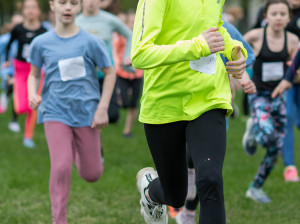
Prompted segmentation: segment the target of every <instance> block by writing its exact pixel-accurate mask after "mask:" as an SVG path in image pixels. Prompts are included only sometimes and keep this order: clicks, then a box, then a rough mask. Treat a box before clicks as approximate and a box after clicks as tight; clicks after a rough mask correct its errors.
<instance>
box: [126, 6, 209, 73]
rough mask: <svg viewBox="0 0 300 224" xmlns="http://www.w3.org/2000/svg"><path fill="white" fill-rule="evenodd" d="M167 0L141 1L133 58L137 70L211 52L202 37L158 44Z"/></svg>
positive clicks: (136, 20) (192, 58)
mask: <svg viewBox="0 0 300 224" xmlns="http://www.w3.org/2000/svg"><path fill="white" fill-rule="evenodd" d="M165 10H166V0H151V1H149V0H140V1H139V4H138V7H137V14H136V19H135V25H134V29H133V38H132V48H131V57H132V64H133V66H134V67H135V68H137V69H143V70H145V69H151V68H155V67H159V66H165V65H170V64H174V63H177V62H182V61H190V60H198V59H199V58H200V57H206V56H208V55H210V54H211V52H210V50H209V46H208V44H207V42H206V41H205V39H204V38H203V37H202V36H198V37H195V38H193V39H192V40H184V41H178V42H176V43H175V44H172V45H157V44H156V43H155V41H156V39H157V37H158V35H159V33H160V31H161V28H162V23H163V18H164V13H165Z"/></svg>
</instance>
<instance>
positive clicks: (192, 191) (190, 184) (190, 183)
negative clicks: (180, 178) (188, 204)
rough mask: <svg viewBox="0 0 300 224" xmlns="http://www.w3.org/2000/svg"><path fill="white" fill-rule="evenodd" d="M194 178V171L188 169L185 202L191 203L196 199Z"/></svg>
mask: <svg viewBox="0 0 300 224" xmlns="http://www.w3.org/2000/svg"><path fill="white" fill-rule="evenodd" d="M195 178H196V176H195V169H190V168H188V193H187V196H186V200H188V201H191V200H194V199H195V197H196V193H197V190H196V179H195Z"/></svg>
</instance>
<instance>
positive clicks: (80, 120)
mask: <svg viewBox="0 0 300 224" xmlns="http://www.w3.org/2000/svg"><path fill="white" fill-rule="evenodd" d="M50 7H51V9H52V10H53V11H54V13H55V18H56V22H55V24H56V25H55V28H54V30H52V31H49V32H47V33H45V34H43V35H41V36H39V37H37V38H36V39H35V40H34V41H33V42H32V44H31V46H30V56H29V61H30V63H31V70H30V75H29V78H28V97H29V104H30V107H31V108H32V109H34V110H35V109H38V122H39V123H44V128H45V134H46V139H47V143H48V148H49V152H50V161H51V174H50V186H49V190H50V198H51V205H52V206H51V207H52V216H53V224H66V223H67V219H66V213H67V203H68V196H69V191H70V181H71V173H72V166H73V161H74V162H75V164H76V167H77V170H78V173H79V175H80V176H81V177H82V178H83V179H84V180H86V181H88V182H95V181H97V180H98V179H99V178H100V176H101V175H102V172H103V165H102V158H101V150H100V148H101V144H100V133H99V129H100V128H104V127H105V126H107V125H108V113H107V110H108V105H109V101H110V98H111V95H112V91H113V88H114V84H115V79H116V75H115V72H114V69H113V68H112V66H111V63H110V59H109V55H108V52H107V50H106V47H105V43H104V42H103V41H101V40H100V39H99V38H96V37H94V36H93V35H92V34H89V33H88V32H86V31H84V30H81V29H80V28H79V27H77V26H76V25H75V17H76V15H77V14H78V13H79V12H80V10H81V0H51V1H50ZM42 67H43V68H44V70H45V78H44V85H43V92H42V96H39V95H38V94H37V92H36V86H37V80H38V77H39V75H40V70H41V68H42ZM96 67H97V68H99V69H101V70H102V71H103V73H104V75H105V81H104V86H103V87H104V88H103V92H102V96H101V98H100V93H99V84H98V81H97V72H96Z"/></svg>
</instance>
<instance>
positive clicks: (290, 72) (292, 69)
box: [284, 50, 300, 83]
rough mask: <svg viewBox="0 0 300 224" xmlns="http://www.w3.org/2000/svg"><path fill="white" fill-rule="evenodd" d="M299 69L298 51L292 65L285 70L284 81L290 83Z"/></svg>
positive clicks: (299, 56)
mask: <svg viewBox="0 0 300 224" xmlns="http://www.w3.org/2000/svg"><path fill="white" fill-rule="evenodd" d="M299 67H300V50H299V51H298V53H297V54H296V56H295V58H294V60H293V63H292V65H291V66H290V67H289V68H288V69H287V71H286V73H285V76H284V80H286V81H289V82H291V83H292V82H293V80H294V78H295V74H296V72H297V70H298V69H299Z"/></svg>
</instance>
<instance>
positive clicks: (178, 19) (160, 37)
mask: <svg viewBox="0 0 300 224" xmlns="http://www.w3.org/2000/svg"><path fill="white" fill-rule="evenodd" d="M224 2H225V1H224V0H209V1H208V0H184V1H182V0H159V1H158V0H140V1H139V4H138V8H137V15H136V19H135V26H134V31H133V41H132V50H131V57H132V63H133V66H134V67H136V68H139V69H144V70H146V71H145V83H144V91H143V96H142V99H141V112H140V118H139V120H140V121H141V122H143V123H149V124H163V123H169V122H174V121H179V120H193V119H195V118H197V117H199V116H200V115H201V114H203V113H204V112H206V111H208V110H211V109H215V108H223V109H227V115H229V114H230V113H231V112H232V107H231V103H230V101H231V93H230V86H229V81H228V76H227V72H226V69H225V66H224V65H223V62H222V60H221V58H220V56H219V54H218V53H217V56H216V64H215V66H213V67H214V68H211V69H205V68H204V70H203V71H204V73H200V72H199V71H195V70H193V69H191V64H193V63H196V65H195V66H196V67H197V63H198V62H197V61H195V62H190V61H194V60H199V59H200V58H201V57H206V56H209V55H211V52H210V49H209V46H208V44H207V42H206V41H205V39H204V38H203V36H201V33H202V32H203V31H205V30H207V29H208V28H210V27H219V31H218V32H219V33H221V35H222V37H223V38H224V42H225V50H224V51H223V52H220V53H223V54H224V55H225V56H226V57H228V58H229V60H231V53H232V50H233V48H234V47H236V46H241V47H242V44H241V43H240V42H238V41H235V40H232V39H231V38H230V36H229V34H228V33H227V31H226V29H225V28H223V27H222V24H223V22H222V21H221V19H220V18H221V16H222V8H223V5H224ZM242 53H243V55H244V57H245V58H246V57H247V52H246V50H245V49H244V48H243V47H242ZM211 59H212V60H214V57H212V58H210V59H209V60H211ZM199 63H200V64H201V62H199ZM213 65H214V64H213ZM211 67H212V66H211ZM200 70H201V69H200ZM205 72H208V73H210V74H205ZM211 73H213V74H212V75H211Z"/></svg>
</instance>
